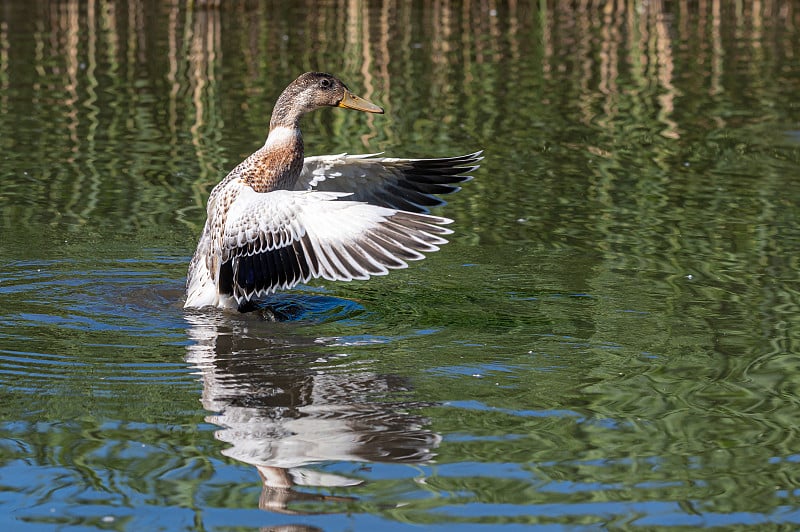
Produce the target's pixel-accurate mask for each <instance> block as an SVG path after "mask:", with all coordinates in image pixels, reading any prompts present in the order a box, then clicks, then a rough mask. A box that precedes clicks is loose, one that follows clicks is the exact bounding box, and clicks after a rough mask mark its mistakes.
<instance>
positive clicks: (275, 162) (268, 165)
mask: <svg viewBox="0 0 800 532" xmlns="http://www.w3.org/2000/svg"><path fill="white" fill-rule="evenodd" d="M239 166H240V167H239V168H238V170H239V175H240V176H241V177H242V180H243V181H244V182H245V183H246V184H247V185H249V186H251V187H252V188H253V189H254V190H255V191H256V192H270V191H272V190H281V189H284V190H291V189H292V188H294V184H295V182H296V181H297V178H298V177H299V176H300V172H301V171H302V169H303V137H302V135H301V134H300V128H299V127H297V126H294V127H291V126H290V127H287V126H284V125H278V126H271V127H270V131H269V136H267V141H266V142H265V143H264V145H263V146H262V147H261V148H260V149H259V150H258V151H257V152H255V153H254V154H252V155H251V156H250V157H248V158H247V159H245V160H244V162H242V164H241V165H239Z"/></svg>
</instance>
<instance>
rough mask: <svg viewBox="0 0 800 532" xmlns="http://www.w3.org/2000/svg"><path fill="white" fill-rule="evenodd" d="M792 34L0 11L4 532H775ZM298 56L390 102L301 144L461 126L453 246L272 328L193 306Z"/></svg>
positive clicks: (789, 414)
mask: <svg viewBox="0 0 800 532" xmlns="http://www.w3.org/2000/svg"><path fill="white" fill-rule="evenodd" d="M798 28H800V4H798V2H796V1H788V2H769V1H768V2H750V3H748V2H721V1H713V0H711V1H706V2H685V1H677V2H660V1H650V2H613V1H612V2H594V3H585V2H577V3H572V4H565V3H563V2H538V3H535V4H534V5H531V4H530V3H524V2H470V1H466V2H447V1H437V2H393V1H388V0H387V1H383V2H372V3H357V2H356V3H353V2H341V1H331V2H326V3H323V4H321V5H319V4H318V3H316V2H314V3H311V2H293V3H291V4H285V3H282V2H250V1H235V2H220V3H219V5H216V4H215V3H214V2H205V3H203V2H199V3H198V2H194V3H192V2H180V1H174V2H166V3H165V2H156V1H150V0H145V1H131V2H127V3H119V2H108V1H104V0H93V1H89V2H79V1H77V0H75V1H47V0H34V1H31V2H26V3H22V2H5V3H3V4H2V6H0V131H2V132H3V134H2V135H0V147H2V150H1V151H0V301H1V302H2V305H0V508H2V510H3V511H2V512H0V528H3V529H9V530H17V529H26V527H27V528H29V529H46V528H48V527H58V526H62V527H69V526H75V527H84V528H120V529H170V530H175V529H222V528H230V527H241V528H255V527H265V526H298V527H311V528H314V527H316V528H323V529H331V530H340V529H374V528H378V527H390V528H396V529H400V528H404V527H406V526H407V524H408V523H412V524H413V526H417V525H425V526H430V527H434V526H435V527H439V528H452V529H459V530H460V529H461V528H463V527H467V528H470V527H471V528H475V529H477V528H484V527H485V528H486V529H494V528H496V527H498V526H501V525H503V526H504V527H506V528H515V527H527V526H530V525H542V526H547V525H551V526H553V527H570V528H580V527H606V528H614V527H619V528H657V527H660V526H675V525H677V526H687V527H704V526H705V527H725V526H731V527H733V526H742V527H756V526H762V527H767V528H780V527H792V526H796V525H797V523H798V522H800V511H798V507H799V505H798V502H797V497H798V489H800V483H799V482H798V479H797V475H796V472H795V470H796V464H797V461H798V456H800V434H799V433H798V422H797V415H796V413H797V411H798V406H800V404H799V403H800V401H799V400H798V390H800V377H798V376H799V375H800V367H798V363H797V357H798V331H799V330H800V277H798V272H799V271H800V263H798V256H800V255H798V249H800V229H798V228H800V217H799V214H800V208H799V207H800V184H799V182H798V175H799V174H798V168H800V143H798V134H797V132H798V130H800V126H799V125H798V124H800V107H798V103H797V97H796V95H797V94H800V66H798V61H797V53H798V52H797V51H798V50H800V32H798ZM312 69H321V70H329V71H333V72H335V73H337V74H339V75H340V76H341V77H342V78H343V79H345V80H346V81H347V83H349V84H350V85H351V87H352V88H353V89H355V90H356V91H357V92H358V93H360V94H362V95H363V96H365V97H367V98H369V99H371V100H374V101H375V102H377V103H379V104H381V105H382V106H383V107H385V108H386V110H387V113H386V115H383V116H379V117H374V116H371V117H365V116H360V115H358V114H356V113H343V112H335V111H331V112H319V113H317V114H314V115H311V116H309V117H307V119H305V121H304V135H305V140H306V146H307V147H308V149H309V150H310V152H312V153H314V154H319V153H335V152H345V151H347V152H377V151H382V150H385V151H386V152H387V153H388V154H390V155H393V156H441V155H450V154H456V153H465V152H469V151H473V150H477V149H480V148H484V149H485V150H486V159H485V160H484V161H483V166H482V168H481V170H480V171H479V172H477V173H476V175H475V180H474V181H472V182H470V183H468V184H467V185H466V186H465V187H464V189H463V190H462V191H461V192H459V193H458V194H457V195H455V196H452V197H451V198H450V204H449V205H447V207H446V208H445V209H444V210H443V211H442V214H444V215H447V216H450V217H452V218H454V219H455V220H456V223H455V224H454V226H453V227H454V229H455V230H456V233H455V235H454V237H453V239H452V242H451V244H449V245H448V246H446V247H445V248H443V250H442V251H441V252H439V253H437V254H435V255H434V256H432V257H430V258H429V259H428V260H426V261H424V262H422V263H419V264H415V265H414V266H413V267H412V268H410V269H409V270H407V271H399V272H395V274H394V275H391V276H387V277H385V278H381V279H375V280H372V281H370V282H369V283H353V284H339V285H337V284H334V283H325V282H320V283H314V284H312V285H311V286H309V287H304V288H303V289H302V290H301V291H300V292H299V295H298V296H291V298H296V299H291V298H290V299H289V300H288V301H287V300H284V301H283V307H282V309H283V311H285V312H286V313H288V314H289V315H291V317H293V318H294V321H291V322H290V323H282V324H276V323H271V322H267V321H264V320H262V319H260V318H259V316H257V315H254V316H230V315H225V314H213V313H212V314H202V313H200V314H197V313H184V311H183V310H182V309H181V304H180V297H181V293H182V284H183V281H184V277H185V270H186V265H187V263H188V257H189V256H190V254H191V252H192V251H193V249H194V244H195V241H196V238H197V235H198V234H199V232H200V228H201V227H202V223H203V221H204V219H205V207H204V205H205V200H206V198H207V195H208V193H209V191H210V189H211V187H212V186H213V185H214V184H215V183H216V182H217V181H218V180H219V179H220V177H221V176H222V175H223V174H224V173H225V172H226V171H227V170H228V169H230V168H231V167H232V166H233V165H234V164H236V163H237V162H238V161H239V160H240V159H241V158H242V157H244V156H246V155H247V154H249V153H250V152H251V151H252V150H253V149H255V148H256V147H257V146H258V145H259V144H260V143H261V142H262V141H263V138H264V136H265V131H266V122H267V116H268V115H269V112H270V110H271V106H272V102H273V101H274V98H275V96H276V95H277V94H278V93H279V92H280V91H281V89H282V88H283V87H284V86H285V85H286V83H287V82H288V81H289V80H291V79H294V77H296V76H297V74H298V73H299V72H301V71H304V70H312ZM297 300H302V301H303V304H302V305H296V304H295V301H297ZM259 473H260V475H261V476H260V477H259ZM259 506H261V508H263V509H264V510H267V511H264V510H260V509H259Z"/></svg>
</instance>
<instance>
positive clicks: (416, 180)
mask: <svg viewBox="0 0 800 532" xmlns="http://www.w3.org/2000/svg"><path fill="white" fill-rule="evenodd" d="M324 107H340V108H344V109H350V110H355V111H360V112H364V113H377V114H383V112H384V110H383V109H382V108H381V107H379V106H378V105H375V104H374V103H372V102H370V101H369V100H367V99H365V98H362V97H360V96H357V95H355V94H354V93H353V92H352V91H350V89H348V88H347V86H346V85H345V84H344V83H343V82H342V81H341V80H340V79H339V78H337V77H335V76H333V75H331V74H328V73H324V72H306V73H304V74H302V75H300V76H299V77H298V78H297V79H295V80H294V81H293V82H292V83H290V84H289V86H288V87H286V89H285V90H284V91H283V92H282V93H281V95H280V96H279V97H278V99H277V101H276V103H275V106H274V108H273V111H272V116H271V118H270V122H269V133H268V135H267V139H266V141H265V143H264V145H263V146H262V147H261V148H259V149H258V150H256V151H255V152H254V153H253V154H252V155H250V156H249V157H247V158H246V159H245V160H244V161H242V162H241V163H239V164H238V165H237V166H236V167H235V168H234V169H233V170H231V171H230V173H228V174H227V176H226V177H225V178H224V179H222V180H221V181H220V182H219V183H218V184H217V185H216V186H215V187H214V188H213V189H212V191H211V193H210V195H209V198H208V203H207V207H206V215H207V218H206V222H205V225H204V227H203V232H202V234H201V236H200V239H199V241H198V244H197V249H196V251H195V253H194V255H193V256H192V259H191V262H190V263H189V271H188V274H187V279H186V299H185V303H184V308H187V309H200V308H205V307H215V308H219V309H230V310H234V311H239V312H247V311H249V310H253V309H254V304H255V302H257V301H258V300H259V299H261V298H264V297H265V296H267V295H269V294H272V293H274V292H278V291H284V290H288V289H291V288H293V287H295V286H297V285H298V284H301V283H302V284H304V283H308V282H309V281H310V280H312V279H317V278H323V279H326V280H330V281H352V280H366V279H369V278H370V277H372V276H378V275H386V274H387V273H389V271H390V270H395V269H400V268H406V267H407V266H408V262H409V261H415V260H420V259H423V258H424V257H425V254H426V253H430V252H434V251H437V250H439V247H440V246H441V245H443V244H445V243H447V239H446V238H445V237H446V236H447V235H449V234H451V233H452V230H450V229H449V228H447V227H446V226H447V225H448V224H450V223H451V222H452V220H451V219H449V218H444V217H441V216H436V215H433V214H430V209H431V207H435V206H439V205H443V204H444V203H445V202H444V200H442V198H440V197H439V196H441V195H446V194H451V193H453V192H456V191H458V190H460V186H459V184H461V183H464V182H466V181H468V180H470V179H472V176H471V175H469V174H470V173H471V172H473V171H474V170H476V169H477V168H478V167H479V166H478V165H477V164H476V163H477V162H478V161H480V160H481V159H482V153H483V152H482V151H477V152H474V153H470V154H467V155H460V156H455V157H444V158H433V159H402V158H390V157H384V156H383V154H381V153H377V154H358V155H348V154H346V153H345V154H338V155H322V156H310V157H305V153H304V145H303V137H302V134H301V131H300V119H301V118H302V117H303V115H305V114H306V113H309V112H311V111H314V110H316V109H321V108H324Z"/></svg>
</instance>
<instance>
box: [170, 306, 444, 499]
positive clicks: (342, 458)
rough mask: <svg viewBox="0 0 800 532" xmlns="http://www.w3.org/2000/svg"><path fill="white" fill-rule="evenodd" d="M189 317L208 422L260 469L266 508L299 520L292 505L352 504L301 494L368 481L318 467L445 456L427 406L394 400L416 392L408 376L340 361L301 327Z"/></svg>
mask: <svg viewBox="0 0 800 532" xmlns="http://www.w3.org/2000/svg"><path fill="white" fill-rule="evenodd" d="M186 319H187V321H188V322H189V324H190V328H189V331H188V335H189V338H190V339H191V341H192V343H191V345H189V346H188V347H187V351H188V354H187V361H188V362H189V363H190V364H192V365H193V366H195V367H196V368H197V369H198V370H199V374H200V375H201V378H202V380H203V396H202V403H203V406H204V407H205V408H206V409H207V410H209V411H211V412H214V414H211V415H209V416H208V417H207V418H206V420H207V421H209V422H211V423H214V424H216V425H218V426H219V427H221V428H220V430H219V431H217V433H216V437H217V438H218V439H219V440H220V441H223V442H226V443H228V444H230V447H228V448H226V449H225V450H224V451H223V454H225V455H226V456H229V457H231V458H234V459H236V460H239V461H241V462H244V463H247V464H251V465H253V466H254V467H255V468H256V469H257V470H258V472H259V474H260V476H261V479H262V482H263V491H262V496H261V501H260V506H261V507H262V508H264V509H270V510H272V511H282V512H287V513H292V511H291V510H290V509H289V508H288V505H289V504H290V503H292V502H295V501H299V500H317V501H327V500H335V501H346V500H349V499H348V497H331V496H325V495H318V494H311V493H304V492H301V491H298V490H296V489H295V488H296V487H298V486H307V487H327V488H342V489H343V490H344V489H345V488H347V487H352V486H356V485H359V484H361V483H362V482H363V480H362V479H360V478H352V477H348V476H345V475H341V474H332V473H329V472H326V471H324V470H322V468H314V467H313V466H314V465H315V464H321V463H326V462H361V463H371V462H402V463H425V462H428V461H430V460H432V459H433V457H434V456H435V454H434V451H433V450H434V449H435V448H436V447H437V446H438V444H439V442H440V440H441V438H440V437H439V435H437V434H435V433H433V432H431V431H430V430H429V429H427V428H426V423H427V420H426V419H425V418H423V417H421V416H419V415H417V414H414V413H412V412H411V411H412V410H418V409H419V408H420V407H421V406H425V405H422V404H419V403H409V402H396V401H391V400H390V399H391V398H392V396H396V395H397V394H399V393H405V392H407V391H408V382H407V381H406V380H405V379H403V378H401V377H398V376H396V375H380V374H377V373H375V372H374V369H373V368H372V364H370V363H369V362H366V363H365V362H363V361H362V362H361V363H359V364H353V363H348V362H347V357H346V356H344V357H343V356H331V355H330V353H327V351H328V350H325V349H324V347H323V346H321V342H322V341H321V340H319V339H315V338H304V337H301V336H296V335H293V334H292V333H291V331H292V330H294V331H296V330H299V328H297V327H289V326H287V325H286V324H269V323H265V322H263V321H257V320H255V319H254V318H253V317H252V316H241V317H240V316H232V315H231V314H225V313H188V314H186ZM321 353H322V354H321ZM326 356H327V358H326Z"/></svg>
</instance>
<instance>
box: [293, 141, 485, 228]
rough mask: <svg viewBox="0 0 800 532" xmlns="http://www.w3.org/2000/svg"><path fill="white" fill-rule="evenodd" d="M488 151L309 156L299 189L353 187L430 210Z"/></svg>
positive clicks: (356, 195) (397, 204) (376, 200)
mask: <svg viewBox="0 0 800 532" xmlns="http://www.w3.org/2000/svg"><path fill="white" fill-rule="evenodd" d="M482 153H483V151H478V152H475V153H470V154H468V155H461V156H459V157H445V158H441V159H395V158H390V157H378V156H377V155H379V154H372V155H347V154H341V155H323V156H318V157H306V159H305V161H304V163H303V172H302V174H301V175H300V179H299V181H298V185H297V190H320V191H331V192H350V193H352V196H349V197H348V198H347V199H348V200H354V201H363V202H366V203H369V204H372V205H378V206H380V207H388V208H391V209H399V210H403V211H408V212H416V213H428V212H430V210H429V209H430V207H434V206H438V205H443V204H444V203H445V202H444V200H442V199H441V198H439V196H440V195H442V194H451V193H453V192H457V191H458V190H460V189H461V187H459V186H458V185H457V183H463V182H465V181H469V180H470V179H472V176H470V175H468V174H469V173H470V172H472V171H474V170H475V169H477V168H478V165H477V164H476V163H478V162H479V161H480V160H481V159H483V157H482V156H481V154H482Z"/></svg>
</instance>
